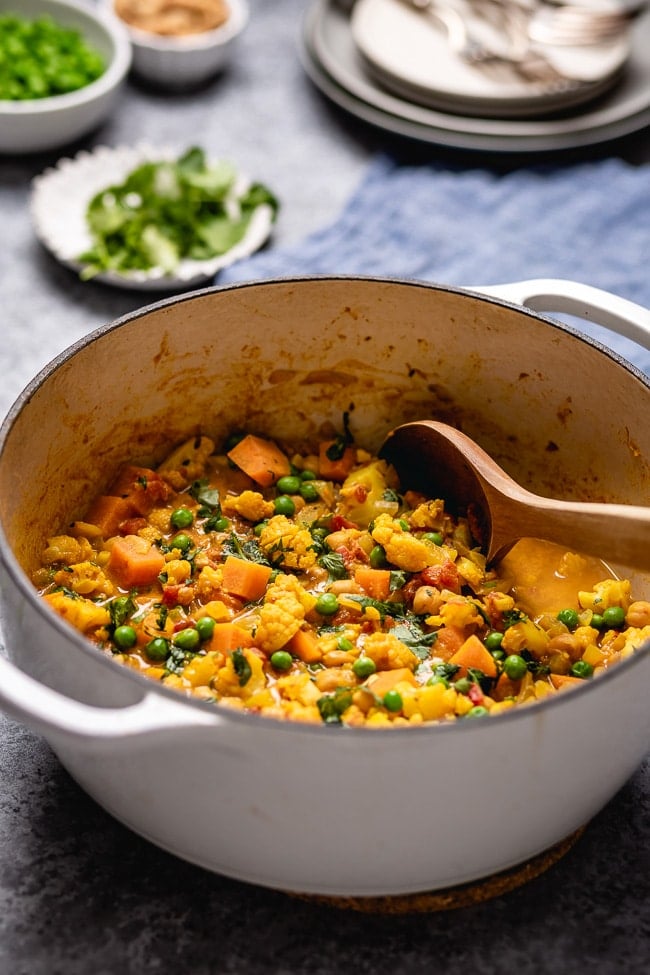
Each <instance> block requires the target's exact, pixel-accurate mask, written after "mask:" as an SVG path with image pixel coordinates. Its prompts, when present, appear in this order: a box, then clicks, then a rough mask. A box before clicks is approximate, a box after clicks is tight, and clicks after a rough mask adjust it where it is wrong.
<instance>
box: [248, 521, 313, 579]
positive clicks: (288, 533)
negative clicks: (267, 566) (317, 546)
mask: <svg viewBox="0 0 650 975" xmlns="http://www.w3.org/2000/svg"><path fill="white" fill-rule="evenodd" d="M260 548H261V549H262V551H263V552H264V554H265V555H266V557H267V558H268V560H269V561H270V562H271V563H272V564H273V565H276V566H278V565H281V566H284V567H285V568H287V569H301V570H302V571H305V570H307V569H311V568H312V566H314V565H315V564H316V557H317V556H316V551H315V550H314V540H313V538H312V537H311V534H310V532H309V530H308V529H307V528H301V527H300V526H299V525H296V524H295V523H294V522H293V521H291V520H290V519H289V518H287V517H286V516H285V515H276V516H275V517H274V518H271V520H270V521H269V522H267V524H266V525H264V527H263V528H262V531H261V534H260Z"/></svg>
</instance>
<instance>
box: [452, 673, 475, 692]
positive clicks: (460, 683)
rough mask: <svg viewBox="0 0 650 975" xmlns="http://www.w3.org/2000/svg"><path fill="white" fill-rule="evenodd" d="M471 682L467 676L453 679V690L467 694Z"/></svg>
mask: <svg viewBox="0 0 650 975" xmlns="http://www.w3.org/2000/svg"><path fill="white" fill-rule="evenodd" d="M472 683H473V682H472V681H471V680H470V679H469V677H459V678H458V680H457V681H454V690H456V691H458V693H459V694H467V693H468V691H469V689H470V687H471V686H472Z"/></svg>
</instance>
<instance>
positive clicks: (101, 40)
mask: <svg viewBox="0 0 650 975" xmlns="http://www.w3.org/2000/svg"><path fill="white" fill-rule="evenodd" d="M131 61H132V50H131V44H130V41H129V36H128V32H127V31H126V30H125V28H124V25H123V24H122V23H121V22H120V21H119V20H118V19H117V18H116V17H114V16H111V15H110V13H108V12H107V11H105V10H102V9H99V8H97V7H95V6H94V5H88V4H87V3H84V2H83V0H0V152H1V153H3V154H23V153H31V152H45V151H48V150H52V149H57V148H59V147H61V146H64V145H68V144H70V143H72V142H74V141H75V140H77V139H79V138H81V137H82V136H83V135H85V134H87V133H88V132H90V131H92V130H93V129H95V128H97V127H98V126H99V125H100V124H101V123H102V122H103V121H104V120H105V119H106V117H107V116H108V114H109V113H110V111H111V110H112V108H113V106H114V105H115V102H116V100H117V98H118V96H119V93H120V90H121V88H122V84H123V82H124V80H125V78H126V75H127V74H128V72H129V69H130V67H131Z"/></svg>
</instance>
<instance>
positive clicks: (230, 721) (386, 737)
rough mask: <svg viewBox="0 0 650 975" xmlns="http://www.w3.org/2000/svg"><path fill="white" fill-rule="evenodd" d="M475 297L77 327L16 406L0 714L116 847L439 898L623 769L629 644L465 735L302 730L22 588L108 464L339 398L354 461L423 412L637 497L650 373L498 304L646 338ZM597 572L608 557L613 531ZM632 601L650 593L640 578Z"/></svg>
mask: <svg viewBox="0 0 650 975" xmlns="http://www.w3.org/2000/svg"><path fill="white" fill-rule="evenodd" d="M488 290H489V291H491V292H492V294H491V295H489V296H486V295H485V294H478V293H475V292H472V291H466V290H460V289H452V288H446V287H439V286H432V285H428V284H424V283H418V282H400V281H392V280H378V279H367V278H344V277H341V278H319V277H317V278H306V279H305V278H303V279H299V280H282V281H274V282H267V283H253V284H244V285H239V286H234V287H226V288H223V289H219V288H217V289H206V290H205V291H201V292H196V293H194V294H191V295H185V296H181V297H178V298H173V299H169V300H166V301H163V302H160V303H158V304H155V305H152V306H150V307H148V308H144V309H142V310H139V311H137V312H135V313H133V314H131V315H128V316H126V317H125V318H123V319H121V320H120V321H118V322H115V323H113V324H111V325H108V326H106V327H103V328H100V329H98V330H97V331H95V332H94V333H93V334H92V335H89V336H88V337H87V338H85V339H83V340H82V341H80V342H78V343H77V344H76V345H75V346H73V347H72V348H71V349H69V350H68V351H66V352H65V353H63V354H62V355H61V356H60V357H59V358H58V359H56V360H55V361H54V362H52V363H51V364H50V365H49V366H48V367H47V368H46V369H45V370H44V371H43V372H42V373H41V374H40V375H39V376H38V377H37V378H36V379H35V380H34V381H33V382H32V383H31V384H30V386H29V387H28V388H27V389H26V390H25V392H24V393H23V394H22V396H21V397H20V398H19V400H18V401H17V403H16V404H15V405H14V407H13V408H12V410H11V411H10V413H9V415H8V417H7V419H6V420H5V423H4V425H3V427H2V430H1V432H0V505H1V512H0V515H1V521H0V523H1V537H0V556H1V557H0V565H1V569H2V578H1V582H2V590H1V591H2V614H3V621H4V637H5V644H6V648H7V651H8V654H9V656H10V657H11V659H12V660H13V663H10V662H9V661H8V660H7V659H6V658H2V657H0V707H2V708H3V709H5V710H6V712H7V713H8V714H10V715H12V716H14V717H15V718H17V719H18V720H20V721H23V722H25V723H26V724H28V725H30V726H31V727H32V728H34V729H35V730H37V731H38V732H40V733H42V734H43V735H44V736H45V737H46V738H47V740H48V741H49V742H50V743H51V745H52V748H53V749H54V750H55V752H56V753H57V755H58V756H59V758H60V760H61V762H62V763H63V764H64V766H65V767H66V768H67V769H68V770H69V771H70V773H71V774H72V775H73V776H74V777H75V779H76V780H77V781H78V782H79V783H80V785H81V786H82V787H83V788H84V789H85V790H86V791H87V792H88V793H89V794H90V795H92V796H93V797H94V798H95V799H96V800H97V801H98V802H99V803H100V804H101V805H102V806H103V807H104V808H105V809H107V810H108V811H109V812H110V813H112V814H113V815H114V816H115V817H117V818H118V819H119V820H121V821H122V822H123V823H125V824H127V825H128V826H130V827H131V828H132V829H133V830H135V831H137V832H138V833H140V834H141V835H143V836H145V837H147V838H148V839H150V840H152V841H153V842H154V843H157V844H158V845H160V846H161V847H163V848H165V849H167V850H169V851H172V852H173V853H175V854H177V855H179V856H181V857H183V858H185V859H187V860H189V861H192V862H194V863H197V864H200V865H201V866H203V867H206V868H208V869H210V870H213V871H217V872H219V873H223V874H226V875H229V876H232V877H237V878H240V879H243V880H248V881H252V882H255V883H259V884H264V885H268V886H270V887H276V888H284V889H289V890H294V891H302V892H307V893H309V892H312V893H320V894H333V895H380V894H400V893H410V892H416V891H422V890H434V889H439V888H443V887H447V886H450V885H455V884H460V883H463V882H467V881H470V880H475V879H478V878H481V877H484V876H487V875H489V874H492V873H494V872H496V871H500V870H503V869H506V868H508V867H511V866H513V865H516V864H519V863H522V862H524V861H526V860H528V859H530V858H531V857H533V856H535V855H536V854H538V853H540V852H542V851H544V850H546V849H548V848H550V847H551V846H552V845H554V844H555V843H557V842H559V841H560V840H562V839H563V838H565V837H568V836H569V835H570V834H572V833H573V831H575V830H576V829H577V828H579V827H580V826H582V825H584V824H585V823H587V822H588V821H589V819H590V818H591V817H592V816H593V815H594V814H595V813H596V812H597V811H598V810H599V809H600V808H601V807H602V806H603V805H604V804H605V803H606V802H607V801H608V800H609V799H610V798H611V797H612V796H613V795H614V793H615V792H616V791H617V790H618V789H619V788H620V787H621V786H622V785H623V783H624V782H625V781H626V779H627V778H628V777H629V776H630V775H631V774H632V773H633V771H634V770H635V769H636V768H637V766H638V765H639V763H640V762H641V760H642V759H643V756H644V754H645V753H646V751H647V748H648V742H649V740H650V709H649V708H648V706H647V695H648V687H649V686H650V680H649V678H650V650H649V649H648V648H645V649H643V650H641V651H639V652H638V653H637V654H636V655H634V656H633V657H632V658H630V659H628V660H627V661H624V662H622V663H620V664H618V665H617V666H616V667H614V668H612V669H611V670H610V671H608V672H607V673H606V674H605V675H603V676H602V677H601V678H599V679H597V680H593V681H589V682H585V684H584V686H582V687H580V688H578V689H577V690H575V691H572V692H571V693H567V694H562V695H558V696H556V697H553V698H552V699H551V700H547V701H544V702H541V703H539V704H537V705H535V706H533V707H527V708H522V709H519V710H515V711H512V712H509V713H506V714H504V715H501V716H498V717H494V718H490V719H486V720H484V721H480V722H465V723H463V722H459V723H457V724H455V725H447V726H440V725H432V726H429V727H426V726H424V727H419V728H412V729H404V730H397V729H395V730H369V729H364V728H356V729H346V728H332V727H329V726H316V725H314V726H312V725H297V724H294V723H284V722H280V721H275V720H270V719H263V718H260V717H257V716H254V715H248V714H244V713H237V712H233V711H229V710H226V709H223V710H220V709H219V707H218V706H214V705H210V706H206V705H205V704H201V703H200V702H197V701H192V700H189V699H186V698H184V697H182V696H181V695H180V694H178V693H177V692H173V691H169V690H166V689H165V688H164V687H161V686H159V685H157V684H154V683H153V682H151V681H148V680H147V679H146V678H144V677H142V676H141V675H139V674H136V673H134V672H133V671H131V670H129V669H127V668H123V667H120V666H119V665H116V664H115V663H113V662H112V661H111V660H110V659H108V658H107V657H106V656H104V655H103V654H102V653H101V651H99V650H98V649H96V648H95V647H93V646H91V645H90V644H88V643H87V642H86V641H85V640H84V639H83V638H82V637H81V636H80V635H79V634H78V633H76V632H75V631H73V630H72V629H71V628H70V627H69V626H68V625H67V624H66V623H65V622H64V621H63V620H62V619H60V618H59V617H58V616H56V614H54V613H53V612H52V611H51V610H50V609H49V607H48V606H47V605H46V604H45V603H44V601H42V600H40V598H39V597H38V596H37V595H36V592H35V590H34V589H33V587H32V585H31V583H30V581H29V573H30V572H31V570H32V569H33V568H34V567H35V566H36V565H37V563H38V560H39V556H40V552H41V548H42V544H43V540H44V539H45V537H46V536H47V535H49V534H52V533H53V532H54V531H56V530H58V529H59V528H60V526H61V524H63V523H64V522H65V519H67V518H70V517H75V516H77V515H78V514H80V513H81V512H82V510H83V508H84V505H86V504H88V502H89V500H90V499H91V497H92V496H93V495H94V494H95V493H96V492H97V490H98V489H101V488H102V487H103V486H105V484H106V483H107V481H108V479H109V477H110V474H111V472H113V471H114V470H115V469H116V467H117V466H118V465H119V463H120V462H122V461H124V460H125V459H130V458H134V457H141V458H149V459H150V460H155V459H156V458H159V457H161V456H163V454H164V452H165V449H166V447H167V446H168V445H169V443H170V442H175V441H180V440H181V439H183V438H184V437H186V436H187V435H188V434H191V433H192V432H194V431H198V430H200V431H202V432H204V433H206V434H208V435H211V436H213V437H215V438H216V439H217V440H219V438H221V437H222V436H223V435H224V434H226V433H227V432H228V431H229V430H230V429H231V428H234V427H237V428H241V427H243V426H247V427H249V428H250V429H254V430H256V431H258V432H261V433H267V434H268V435H271V436H273V435H277V434H281V435H282V436H284V437H286V438H289V439H291V438H292V437H297V438H302V437H305V436H307V437H308V436H310V435H313V434H314V433H315V431H316V429H317V427H318V425H319V424H320V423H321V422H322V421H323V420H325V419H329V420H331V421H333V422H334V423H336V424H338V425H340V421H341V415H342V412H343V411H344V410H348V409H350V408H351V407H353V408H352V412H351V424H352V429H353V431H354V434H355V436H356V438H357V441H358V442H359V443H363V444H366V445H368V446H369V447H370V448H371V449H372V448H377V447H378V446H379V444H380V443H381V441H382V439H383V436H384V435H385V433H386V432H387V431H388V430H389V429H390V428H391V427H392V426H394V425H396V424H397V423H401V422H404V421H405V420H409V419H418V418H422V417H425V416H435V417H437V418H439V419H443V420H447V421H451V422H454V423H457V424H460V425H462V428H463V429H464V430H465V432H466V433H468V434H469V435H470V436H472V437H474V438H475V439H477V440H478V441H479V442H480V443H481V445H482V446H483V447H484V449H486V450H487V451H488V452H489V453H491V454H492V455H493V456H494V457H495V459H496V460H497V461H498V462H499V463H501V464H502V466H504V467H505V468H506V470H508V471H509V473H510V474H511V475H512V476H514V477H515V478H517V479H518V480H520V481H521V482H523V483H524V484H525V485H526V486H527V487H529V488H531V489H533V490H536V491H537V492H538V493H540V494H548V495H554V496H558V497H565V498H574V499H577V500H598V501H615V502H629V503H633V504H645V503H647V501H648V498H649V497H650V490H649V489H650V468H649V465H648V458H650V382H649V380H648V379H647V378H646V377H645V376H643V375H642V374H641V373H639V372H638V371H637V370H636V369H634V368H633V367H632V366H630V365H629V364H628V363H626V362H624V361H622V360H621V359H620V358H619V357H618V356H616V355H615V354H613V353H612V352H609V351H607V350H606V349H604V348H603V347H602V346H600V345H598V344H597V343H596V342H594V341H591V340H590V339H587V338H585V337H584V336H582V335H580V334H579V333H578V332H577V331H575V330H573V329H572V328H571V327H569V326H566V325H562V324H560V323H558V322H554V321H552V320H551V319H547V318H543V317H542V316H540V315H539V314H537V313H535V312H534V311H531V310H528V309H522V308H521V307H517V306H515V305H514V304H513V303H512V302H513V301H518V302H519V301H524V302H526V303H527V304H529V305H531V306H533V307H535V308H540V307H544V308H545V309H546V310H547V311H554V312H556V311H561V312H570V313H572V314H574V315H582V316H584V317H594V318H595V319H596V320H598V321H599V322H600V323H601V324H604V325H607V326H609V327H610V328H612V329H614V330H616V331H618V332H620V333H622V334H625V335H627V336H628V337H629V338H632V339H634V340H636V341H637V342H639V343H641V344H643V345H648V344H649V341H650V339H649V336H650V315H649V314H648V312H647V311H644V310H643V309H641V308H639V307H637V306H636V305H633V304H631V303H630V302H626V301H623V300H621V299H617V298H614V297H613V296H610V295H607V294H604V293H602V292H599V291H595V290H594V289H592V288H585V287H581V286H577V285H573V284H569V283H566V282H557V281H552V282H545V281H544V282H524V283H523V284H520V285H513V286H509V287H508V288H505V289H488ZM497 292H498V293H499V294H501V295H502V296H505V299H506V300H504V298H503V297H501V298H498V297H495V294H496V293H497ZM603 557H604V558H606V559H607V560H608V561H609V562H610V563H613V564H616V538H615V537H612V540H611V546H610V550H609V551H607V552H603ZM620 568H621V569H622V570H623V571H624V567H620ZM628 574H629V573H628ZM634 586H635V589H636V592H637V594H638V595H639V596H641V597H643V598H648V597H649V596H650V586H649V585H648V581H647V580H645V579H642V578H641V579H640V578H636V579H634Z"/></svg>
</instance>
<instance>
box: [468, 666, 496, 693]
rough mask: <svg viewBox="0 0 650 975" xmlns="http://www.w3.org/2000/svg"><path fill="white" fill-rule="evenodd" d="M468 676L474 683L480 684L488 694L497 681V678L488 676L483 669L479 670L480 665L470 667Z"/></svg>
mask: <svg viewBox="0 0 650 975" xmlns="http://www.w3.org/2000/svg"><path fill="white" fill-rule="evenodd" d="M467 676H468V677H469V679H470V680H471V681H472V682H473V683H474V684H478V686H479V687H480V688H481V690H482V691H483V692H484V693H486V694H487V693H488V692H489V691H490V690H491V689H492V687H494V684H495V683H496V678H494V677H488V675H487V674H484V673H483V671H482V670H479V668H478V667H468V668H467Z"/></svg>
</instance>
